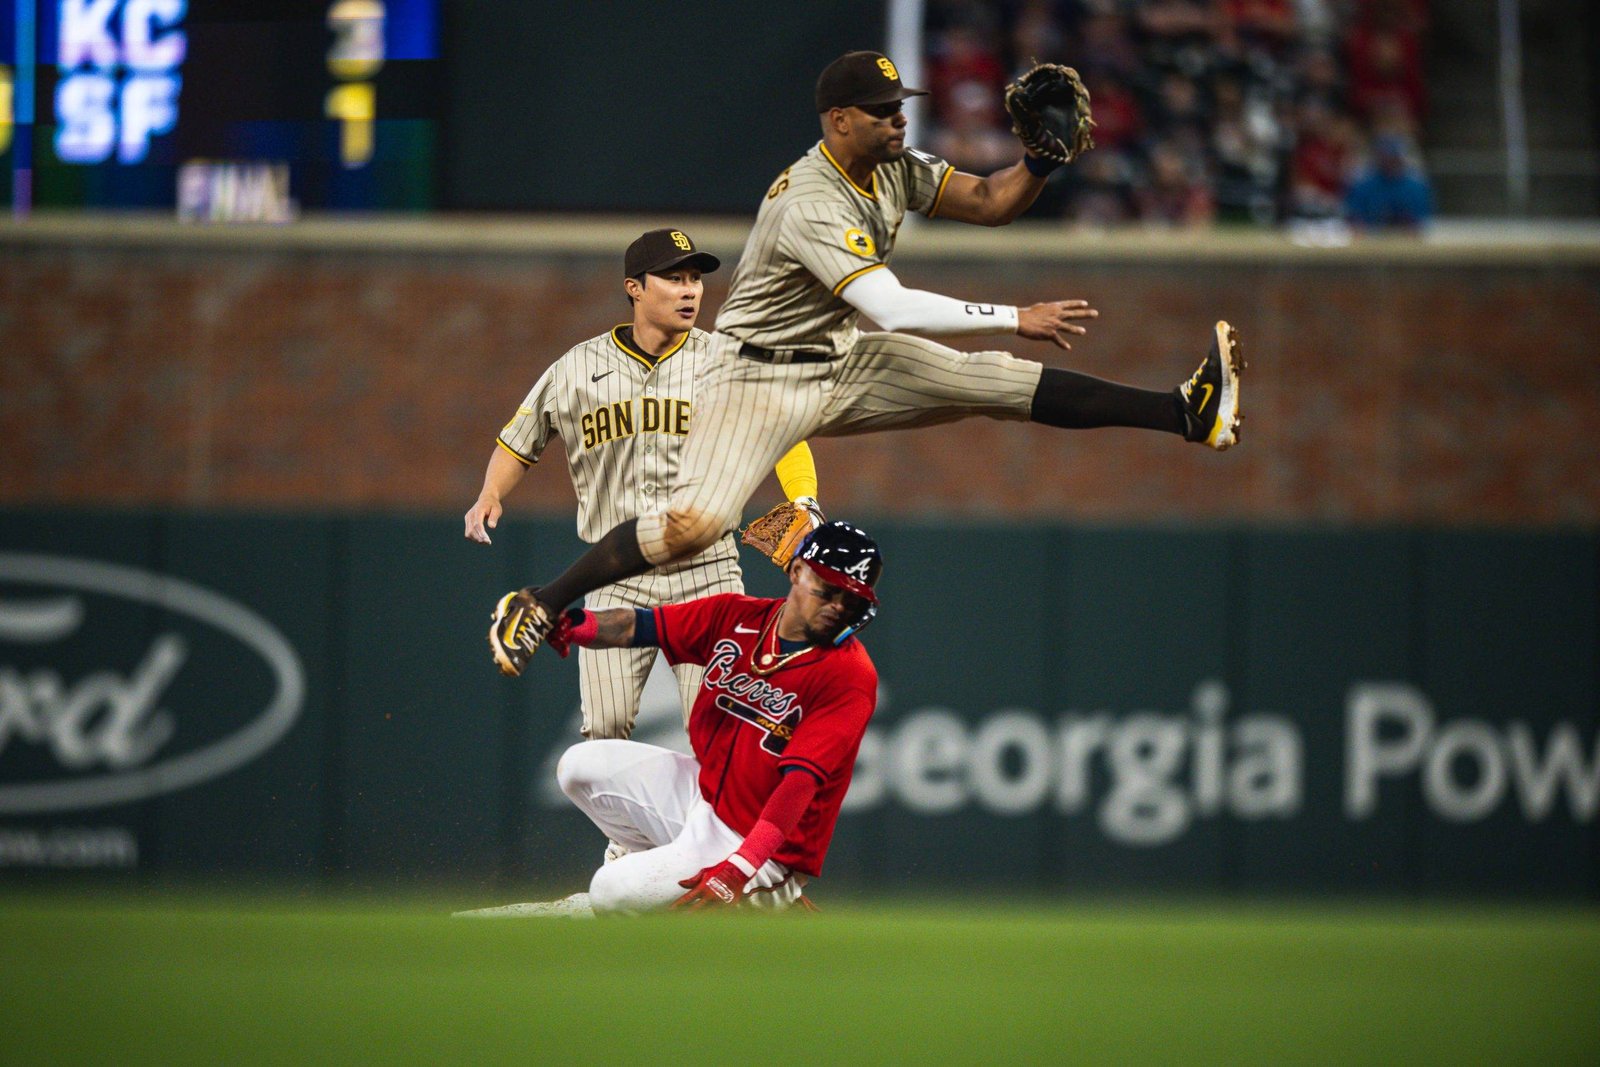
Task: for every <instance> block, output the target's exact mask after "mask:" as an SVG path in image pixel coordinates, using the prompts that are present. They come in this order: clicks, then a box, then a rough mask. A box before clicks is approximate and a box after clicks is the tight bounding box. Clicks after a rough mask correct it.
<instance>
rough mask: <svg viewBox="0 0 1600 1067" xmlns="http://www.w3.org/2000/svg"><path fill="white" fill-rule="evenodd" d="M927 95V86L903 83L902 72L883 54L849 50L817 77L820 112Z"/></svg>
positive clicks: (818, 110)
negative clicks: (905, 84)
mask: <svg viewBox="0 0 1600 1067" xmlns="http://www.w3.org/2000/svg"><path fill="white" fill-rule="evenodd" d="M927 95H928V93H927V91H926V90H924V89H908V88H906V87H905V86H904V85H902V84H901V83H900V72H899V71H898V70H896V69H895V65H894V64H893V63H891V62H889V57H888V56H886V55H884V54H883V53H881V52H846V53H845V54H844V55H842V56H840V57H839V58H838V59H836V60H834V61H833V62H832V63H829V64H828V66H827V68H826V69H825V70H824V71H823V72H822V76H821V77H819V78H818V79H817V114H819V115H820V114H822V113H823V112H824V111H830V110H832V109H833V108H836V107H860V106H861V105H862V104H887V103H890V102H891V101H894V100H906V99H909V98H910V97H913V96H927Z"/></svg>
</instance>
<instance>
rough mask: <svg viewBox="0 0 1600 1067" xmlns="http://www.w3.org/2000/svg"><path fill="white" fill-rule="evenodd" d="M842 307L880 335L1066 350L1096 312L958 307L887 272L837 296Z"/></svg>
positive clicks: (1071, 305)
mask: <svg viewBox="0 0 1600 1067" xmlns="http://www.w3.org/2000/svg"><path fill="white" fill-rule="evenodd" d="M839 295H840V296H842V297H843V298H844V299H845V301H846V302H847V303H849V304H850V305H851V306H853V307H854V308H855V309H856V310H858V311H860V312H861V313H862V314H863V315H866V316H867V317H868V318H870V319H872V320H873V321H874V322H876V323H877V324H878V325H880V326H882V327H883V328H884V329H886V330H910V331H913V332H916V333H931V334H985V333H1015V334H1020V335H1022V336H1023V337H1026V338H1029V339H1030V340H1034V341H1050V342H1052V343H1054V344H1056V345H1058V346H1060V347H1061V348H1071V347H1072V345H1071V344H1070V343H1068V341H1067V338H1068V336H1069V335H1071V334H1083V333H1087V332H1088V331H1087V330H1085V329H1084V328H1083V327H1082V326H1080V325H1078V323H1077V320H1079V319H1092V318H1096V317H1098V316H1099V314H1100V313H1099V312H1098V311H1096V310H1094V309H1093V308H1091V307H1090V306H1089V303H1088V301H1086V300H1053V301H1048V302H1046V303H1043V304H1030V305H1028V306H1027V307H1024V308H1017V307H1012V306H1011V305H1009V304H974V303H964V302H962V301H960V300H956V299H954V298H952V297H948V296H940V295H939V294H938V293H930V292H928V291H927V290H925V289H908V288H906V287H905V286H904V285H902V284H900V279H899V278H897V277H895V274H894V272H893V271H892V270H890V269H889V268H888V267H878V268H877V269H875V270H871V271H868V272H867V273H866V274H863V275H861V276H860V277H859V278H856V279H855V280H854V281H852V282H851V283H850V284H849V285H847V286H845V287H844V289H842V290H841V291H840V293H839Z"/></svg>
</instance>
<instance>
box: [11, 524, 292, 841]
mask: <svg viewBox="0 0 1600 1067" xmlns="http://www.w3.org/2000/svg"><path fill="white" fill-rule="evenodd" d="M119 601H120V602H122V607H123V608H124V609H125V610H129V611H130V612H131V611H132V610H136V608H137V606H140V605H143V606H145V607H153V608H158V609H162V610H164V611H166V612H169V613H171V614H172V615H174V616H181V617H182V625H178V624H177V622H176V621H175V622H174V625H173V626H171V627H170V628H167V629H165V630H157V631H156V632H155V636H154V638H153V640H151V642H150V644H149V646H148V648H146V649H144V650H143V653H142V654H141V655H138V656H137V657H136V659H135V661H134V662H133V663H132V664H131V666H130V665H129V664H126V663H121V664H113V663H111V662H106V663H104V665H103V666H100V665H96V666H93V667H91V669H89V670H87V671H85V672H82V673H78V674H76V676H74V677H66V676H65V674H64V672H63V671H61V670H58V669H56V668H55V667H51V666H33V667H30V668H22V667H19V666H18V665H17V664H16V663H14V662H13V658H14V657H15V656H17V655H18V653H19V650H21V649H28V650H32V651H34V652H37V651H39V650H40V649H41V647H44V646H50V645H55V644H58V643H60V644H62V645H63V647H65V646H66V645H67V644H70V643H74V642H75V641H76V642H82V641H83V640H84V637H83V635H82V634H81V633H80V631H81V630H83V628H84V627H85V625H86V623H87V622H88V620H89V617H90V612H91V611H108V610H114V608H115V606H116V605H117V603H118V602H119ZM195 626H198V627H208V628H211V629H214V630H216V631H219V632H220V633H221V634H222V635H224V637H225V638H227V639H231V641H230V646H229V647H234V646H233V645H232V644H231V642H236V643H237V646H242V647H237V648H236V654H238V655H247V656H255V657H259V658H260V659H261V660H263V661H265V664H266V666H267V668H268V671H269V673H270V675H271V678H272V686H271V688H272V692H271V695H270V696H269V697H268V698H267V700H266V703H265V706H262V707H254V706H247V707H240V706H235V701H236V700H238V699H240V698H236V697H233V696H232V695H231V694H230V693H229V692H227V691H225V690H223V689H221V688H220V687H219V688H217V689H210V690H208V692H209V693H210V694H211V697H210V699H211V700H212V701H213V702H214V703H212V704H211V705H210V706H206V707H193V706H185V707H184V708H183V709H182V717H183V719H185V720H187V719H188V718H189V717H190V716H196V717H205V718H206V719H207V720H208V721H209V723H212V724H214V723H217V722H225V723H227V724H229V726H228V731H227V732H226V733H225V734H223V735H222V736H220V737H210V738H208V739H207V741H206V743H204V744H202V745H199V746H198V747H190V748H187V749H185V746H184V743H183V742H184V737H185V731H184V730H182V729H180V725H181V724H180V721H179V716H178V713H177V712H175V711H173V710H172V709H170V708H168V707H166V706H165V703H164V700H165V694H166V692H167V690H168V688H169V687H170V686H171V685H172V684H173V682H174V680H175V679H177V678H178V677H179V675H180V674H181V672H184V671H204V669H205V664H204V662H203V659H201V658H198V657H196V656H194V654H193V648H192V645H193V643H192V642H191V641H190V640H187V639H186V638H185V635H184V631H186V630H188V631H191V632H192V627H195ZM85 651H86V650H85V649H83V648H74V649H73V652H74V656H73V657H72V658H73V659H74V660H77V659H79V658H81V656H82V654H83V653H84V652H85ZM87 651H88V652H89V654H90V655H91V657H92V656H94V655H95V654H96V653H95V650H94V649H93V648H90V649H88V650H87ZM105 658H106V659H107V660H109V659H110V658H111V657H110V655H109V654H108V655H107V656H106V657H105ZM124 658H126V652H125V648H124V649H123V650H122V651H119V654H118V656H117V659H119V660H121V659H124ZM93 662H94V660H91V663H93ZM304 701H305V672H304V670H303V669H302V667H301V664H300V659H299V657H298V656H297V655H296V654H295V651H294V648H293V647H292V646H291V645H290V644H289V642H288V641H287V640H285V638H284V636H283V635H282V634H281V633H279V632H278V630H277V629H276V628H275V627H273V626H272V624H271V623H269V622H267V621H266V620H265V619H263V618H262V617H261V616H260V615H257V614H256V613H255V612H253V611H251V610H250V609H248V608H246V607H244V606H243V605H241V604H239V603H237V602H235V601H233V600H230V599H228V598H227V597H224V596H222V595H221V594H219V593H217V592H215V591H213V590H210V589H206V588H203V587H201V586H199V585H195V584H194V583H192V582H187V581H184V580H182V579H180V578H173V577H171V576H169V575H164V574H157V573H154V572H151V571H144V570H138V569H135V568H132V567H124V566H118V565H114V564H109V563H100V562H96V561H91V560H84V559H76V558H68V557H62V556H50V555H35V554H24V553H7V552H0V815H22V814H36V813H45V812H64V811H75V810H79V809H84V808H96V807H102V806H105V805H109V804H123V803H128V802H131V801H138V800H144V799H146V798H149V797H152V796H157V795H159V794H162V793H171V792H174V791H176V790H179V789H185V788H188V787H189V786H193V785H198V784H199V783H201V782H205V781H209V780H210V779H213V778H217V777H219V776H221V775H224V774H227V773H228V772H229V771H232V770H235V769H237V768H239V767H241V766H243V765H244V764H247V763H249V762H250V761H251V760H253V759H255V758H256V757H258V756H260V755H261V754H262V753H263V752H265V751H267V750H268V749H269V748H271V747H272V746H273V745H274V744H276V743H277V742H278V740H279V739H280V738H282V737H283V735H284V734H285V733H287V732H288V730H289V728H290V727H291V726H293V725H294V722H295V719H297V718H298V717H299V715H300V710H301V706H302V705H303V703H304ZM19 747H25V748H32V749H34V750H38V751H39V752H43V753H47V754H48V757H47V758H46V759H44V760H42V761H40V760H35V761H34V762H35V765H37V764H39V763H41V762H42V763H43V764H45V765H47V766H49V767H50V768H51V770H50V772H49V773H48V774H46V775H40V774H34V775H30V776H28V777H27V778H26V779H25V780H17V779H16V778H14V777H12V776H11V775H10V774H8V772H7V771H6V762H7V761H6V760H5V757H6V755H7V754H8V752H10V751H11V750H12V749H13V748H19Z"/></svg>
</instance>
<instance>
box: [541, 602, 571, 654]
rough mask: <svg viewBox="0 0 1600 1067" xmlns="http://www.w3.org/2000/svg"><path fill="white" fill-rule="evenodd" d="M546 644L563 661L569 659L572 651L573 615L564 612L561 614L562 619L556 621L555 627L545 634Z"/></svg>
mask: <svg viewBox="0 0 1600 1067" xmlns="http://www.w3.org/2000/svg"><path fill="white" fill-rule="evenodd" d="M544 643H545V645H546V646H547V647H549V648H550V650H551V651H553V652H554V653H555V654H556V655H558V656H560V657H561V658H562V659H566V658H567V654H568V653H570V652H571V651H572V615H571V613H570V612H565V611H564V612H562V613H561V618H559V619H557V620H556V624H555V627H554V628H553V629H551V631H550V632H549V633H547V634H545V637H544Z"/></svg>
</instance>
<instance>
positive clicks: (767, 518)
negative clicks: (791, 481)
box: [739, 496, 828, 567]
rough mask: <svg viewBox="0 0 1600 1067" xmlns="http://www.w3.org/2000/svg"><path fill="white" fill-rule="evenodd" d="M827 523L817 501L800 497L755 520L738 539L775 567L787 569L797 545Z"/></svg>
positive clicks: (787, 501)
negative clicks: (761, 554) (770, 561)
mask: <svg viewBox="0 0 1600 1067" xmlns="http://www.w3.org/2000/svg"><path fill="white" fill-rule="evenodd" d="M827 521H828V520H827V519H826V518H825V517H824V516H823V514H822V508H821V507H819V506H818V505H817V502H816V501H815V500H813V499H811V498H810V497H808V496H803V497H801V498H800V499H799V500H793V501H790V500H785V501H784V502H783V503H781V504H779V505H778V506H777V507H775V508H773V509H772V510H771V511H769V512H767V513H766V514H765V515H763V516H761V517H760V518H759V519H756V520H755V521H754V522H752V523H751V524H750V525H749V526H746V527H745V528H744V530H743V532H742V533H741V534H740V537H739V539H740V540H741V541H743V542H744V543H745V544H747V545H749V546H750V547H752V548H754V549H756V550H758V551H760V552H762V553H763V554H765V555H766V557H767V558H768V559H770V560H772V562H773V563H776V564H777V565H778V566H780V567H787V566H788V565H789V561H790V560H791V559H793V558H794V554H795V551H796V550H797V549H799V547H800V543H801V542H802V541H804V540H805V539H806V537H807V535H809V534H810V533H811V531H812V530H815V529H816V528H817V527H818V526H821V525H822V524H823V523H825V522H827Z"/></svg>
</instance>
